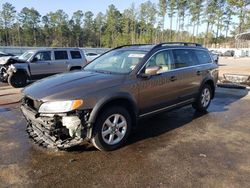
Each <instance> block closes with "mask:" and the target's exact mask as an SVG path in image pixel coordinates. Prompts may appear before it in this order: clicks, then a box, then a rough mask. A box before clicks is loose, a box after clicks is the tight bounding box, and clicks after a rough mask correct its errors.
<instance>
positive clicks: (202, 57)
mask: <svg viewBox="0 0 250 188" xmlns="http://www.w3.org/2000/svg"><path fill="white" fill-rule="evenodd" d="M194 53H195V55H196V56H197V59H198V61H199V64H207V63H212V60H211V57H210V55H209V54H208V52H206V51H203V50H195V51H194Z"/></svg>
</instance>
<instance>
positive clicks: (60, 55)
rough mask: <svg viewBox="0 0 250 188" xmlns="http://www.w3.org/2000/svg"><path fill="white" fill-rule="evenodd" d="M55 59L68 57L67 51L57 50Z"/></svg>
mask: <svg viewBox="0 0 250 188" xmlns="http://www.w3.org/2000/svg"><path fill="white" fill-rule="evenodd" d="M54 53H55V60H62V59H68V53H67V51H55V52H54Z"/></svg>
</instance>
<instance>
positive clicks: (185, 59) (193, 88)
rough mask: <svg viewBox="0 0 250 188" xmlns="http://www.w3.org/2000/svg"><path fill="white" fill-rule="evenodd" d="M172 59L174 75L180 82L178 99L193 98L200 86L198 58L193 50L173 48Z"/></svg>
mask: <svg viewBox="0 0 250 188" xmlns="http://www.w3.org/2000/svg"><path fill="white" fill-rule="evenodd" d="M172 53H173V60H174V66H175V71H176V76H177V77H178V80H179V82H180V83H181V86H180V88H178V100H179V101H185V100H189V99H192V98H195V97H196V95H197V92H198V90H199V87H200V74H201V72H200V71H199V69H197V67H198V60H197V58H196V55H195V54H194V51H193V50H192V49H189V48H185V49H173V50H172Z"/></svg>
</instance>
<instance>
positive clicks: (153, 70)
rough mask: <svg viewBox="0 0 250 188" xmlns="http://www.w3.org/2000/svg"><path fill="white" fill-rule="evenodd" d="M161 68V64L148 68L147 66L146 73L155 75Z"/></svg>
mask: <svg viewBox="0 0 250 188" xmlns="http://www.w3.org/2000/svg"><path fill="white" fill-rule="evenodd" d="M160 69H161V67H159V66H152V67H148V68H146V70H145V74H147V75H150V76H153V75H156V74H157V72H158V71H159V70H160Z"/></svg>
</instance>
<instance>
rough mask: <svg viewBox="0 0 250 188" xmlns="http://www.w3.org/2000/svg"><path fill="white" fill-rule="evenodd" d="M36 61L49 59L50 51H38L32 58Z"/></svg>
mask: <svg viewBox="0 0 250 188" xmlns="http://www.w3.org/2000/svg"><path fill="white" fill-rule="evenodd" d="M36 61H51V52H50V51H46V52H38V53H37V54H36V55H35V57H34V58H33V62H36Z"/></svg>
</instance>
